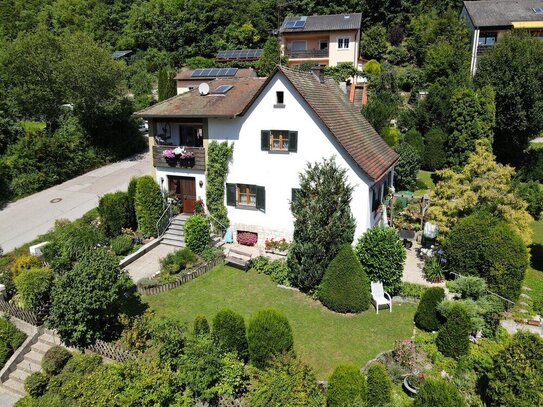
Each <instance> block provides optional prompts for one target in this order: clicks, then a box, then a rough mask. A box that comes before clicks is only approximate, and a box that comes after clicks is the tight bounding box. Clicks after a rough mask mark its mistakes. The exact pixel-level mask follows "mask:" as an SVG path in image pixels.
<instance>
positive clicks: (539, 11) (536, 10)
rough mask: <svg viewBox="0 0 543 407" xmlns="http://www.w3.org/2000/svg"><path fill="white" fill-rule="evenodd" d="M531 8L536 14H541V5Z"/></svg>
mask: <svg viewBox="0 0 543 407" xmlns="http://www.w3.org/2000/svg"><path fill="white" fill-rule="evenodd" d="M532 10H534V13H536V14H543V7H534V8H533V9H532Z"/></svg>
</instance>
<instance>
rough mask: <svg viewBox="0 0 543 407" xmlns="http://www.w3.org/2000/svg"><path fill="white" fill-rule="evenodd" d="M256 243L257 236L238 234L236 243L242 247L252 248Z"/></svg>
mask: <svg viewBox="0 0 543 407" xmlns="http://www.w3.org/2000/svg"><path fill="white" fill-rule="evenodd" d="M257 241H258V235H257V234H256V233H253V232H238V243H239V244H242V245H244V246H254V245H255V244H256V242H257Z"/></svg>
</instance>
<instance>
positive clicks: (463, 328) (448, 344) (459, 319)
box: [436, 307, 470, 359]
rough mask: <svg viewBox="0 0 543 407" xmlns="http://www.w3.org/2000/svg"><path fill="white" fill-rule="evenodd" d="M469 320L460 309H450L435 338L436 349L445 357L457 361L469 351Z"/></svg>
mask: <svg viewBox="0 0 543 407" xmlns="http://www.w3.org/2000/svg"><path fill="white" fill-rule="evenodd" d="M469 333H470V318H469V315H468V314H467V313H466V311H465V310H464V309H463V308H462V307H453V308H451V310H450V312H449V314H448V315H447V322H445V323H444V324H443V325H442V326H441V328H439V332H438V334H437V338H436V345H437V348H438V349H439V351H440V352H441V353H443V354H444V355H445V356H448V357H451V358H455V359H458V358H459V357H460V356H462V355H465V354H467V353H468V350H469Z"/></svg>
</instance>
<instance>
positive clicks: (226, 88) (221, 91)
mask: <svg viewBox="0 0 543 407" xmlns="http://www.w3.org/2000/svg"><path fill="white" fill-rule="evenodd" d="M232 88H233V86H232V85H220V86H218V87H217V89H215V90H214V91H213V94H215V95H224V94H225V93H226V92H228V91H229V90H230V89H232Z"/></svg>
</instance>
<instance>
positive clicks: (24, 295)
mask: <svg viewBox="0 0 543 407" xmlns="http://www.w3.org/2000/svg"><path fill="white" fill-rule="evenodd" d="M52 285H53V272H52V271H51V269H49V268H47V267H40V268H31V269H30V270H25V271H23V272H22V273H21V274H19V275H18V276H17V277H16V278H15V287H16V288H17V292H18V293H19V297H20V299H21V302H22V305H23V308H29V309H32V310H40V309H42V308H43V307H44V306H45V305H46V304H47V303H48V302H49V299H50V298H51V286H52Z"/></svg>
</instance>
